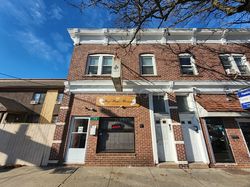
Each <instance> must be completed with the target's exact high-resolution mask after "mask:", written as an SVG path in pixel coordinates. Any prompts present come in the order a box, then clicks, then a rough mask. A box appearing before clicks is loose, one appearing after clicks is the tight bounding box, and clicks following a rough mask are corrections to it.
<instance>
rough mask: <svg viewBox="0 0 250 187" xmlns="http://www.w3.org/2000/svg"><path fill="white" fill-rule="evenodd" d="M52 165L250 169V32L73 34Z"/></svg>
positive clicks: (111, 31)
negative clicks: (249, 97) (246, 97)
mask: <svg viewBox="0 0 250 187" xmlns="http://www.w3.org/2000/svg"><path fill="white" fill-rule="evenodd" d="M69 34H70V36H71V38H72V40H73V42H74V51H73V56H72V60H71V64H70V69H69V74H68V78H67V82H66V88H65V89H66V90H65V91H66V95H65V97H64V99H63V102H62V106H61V110H60V114H59V122H58V123H57V124H58V125H57V127H56V132H57V133H56V136H55V137H54V138H55V140H58V143H55V144H53V149H54V150H55V151H54V152H52V153H51V162H54V163H57V162H64V163H66V164H86V165H108V166H110V165H113V166H129V165H131V166H153V165H156V164H159V163H163V164H164V165H166V166H169V167H170V166H171V167H172V166H174V167H175V166H190V167H191V166H195V165H197V166H205V167H207V166H214V167H220V166H230V167H235V166H240V167H249V166H250V154H249V148H250V147H249V145H250V139H249V138H250V136H249V134H250V133H249V132H250V118H249V117H250V113H249V111H246V110H243V109H242V108H241V106H240V103H239V100H238V98H237V96H236V93H237V91H238V90H239V89H243V88H247V87H248V86H249V84H250V64H249V62H248V60H249V59H250V49H249V47H250V46H249V42H250V30H242V29H232V30H223V29H214V30H211V29H146V30H142V31H140V32H139V34H138V35H137V36H136V38H135V39H134V40H132V41H131V39H132V37H133V34H134V30H133V29H132V30H119V29H97V30H91V29H69Z"/></svg>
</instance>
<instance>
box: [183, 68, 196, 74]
mask: <svg viewBox="0 0 250 187" xmlns="http://www.w3.org/2000/svg"><path fill="white" fill-rule="evenodd" d="M181 73H182V74H185V75H193V74H194V70H193V67H181Z"/></svg>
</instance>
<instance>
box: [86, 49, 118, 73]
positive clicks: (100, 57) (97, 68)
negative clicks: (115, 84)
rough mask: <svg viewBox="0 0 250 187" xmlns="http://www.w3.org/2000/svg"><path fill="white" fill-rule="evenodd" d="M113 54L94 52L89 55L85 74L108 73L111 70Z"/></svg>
mask: <svg viewBox="0 0 250 187" xmlns="http://www.w3.org/2000/svg"><path fill="white" fill-rule="evenodd" d="M113 58H114V56H113V55H108V54H96V55H89V57H88V68H87V74H89V75H110V74H111V71H112V64H113Z"/></svg>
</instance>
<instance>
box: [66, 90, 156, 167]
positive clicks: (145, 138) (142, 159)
mask: <svg viewBox="0 0 250 187" xmlns="http://www.w3.org/2000/svg"><path fill="white" fill-rule="evenodd" d="M102 95H103V94H102ZM109 95H110V94H109ZM96 96H101V95H98V94H76V95H75V98H74V102H73V106H72V111H71V116H92V117H134V120H135V153H96V147H97V136H89V138H88V143H87V152H86V165H100V166H129V165H131V166H153V165H154V163H153V151H152V139H151V128H150V119H149V110H148V107H149V106H148V96H147V95H141V96H139V97H138V98H137V99H138V103H139V104H140V105H141V106H140V107H130V108H120V107H98V106H96V105H95V102H96ZM90 108H93V109H95V110H96V112H95V111H90V110H89V109H90ZM140 124H144V128H140ZM90 125H98V121H90Z"/></svg>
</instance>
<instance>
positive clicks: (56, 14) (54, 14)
mask: <svg viewBox="0 0 250 187" xmlns="http://www.w3.org/2000/svg"><path fill="white" fill-rule="evenodd" d="M62 13H63V11H62V9H61V8H60V7H58V6H56V5H52V6H51V10H50V11H49V16H50V18H52V19H57V20H61V19H62V18H63V15H62Z"/></svg>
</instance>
